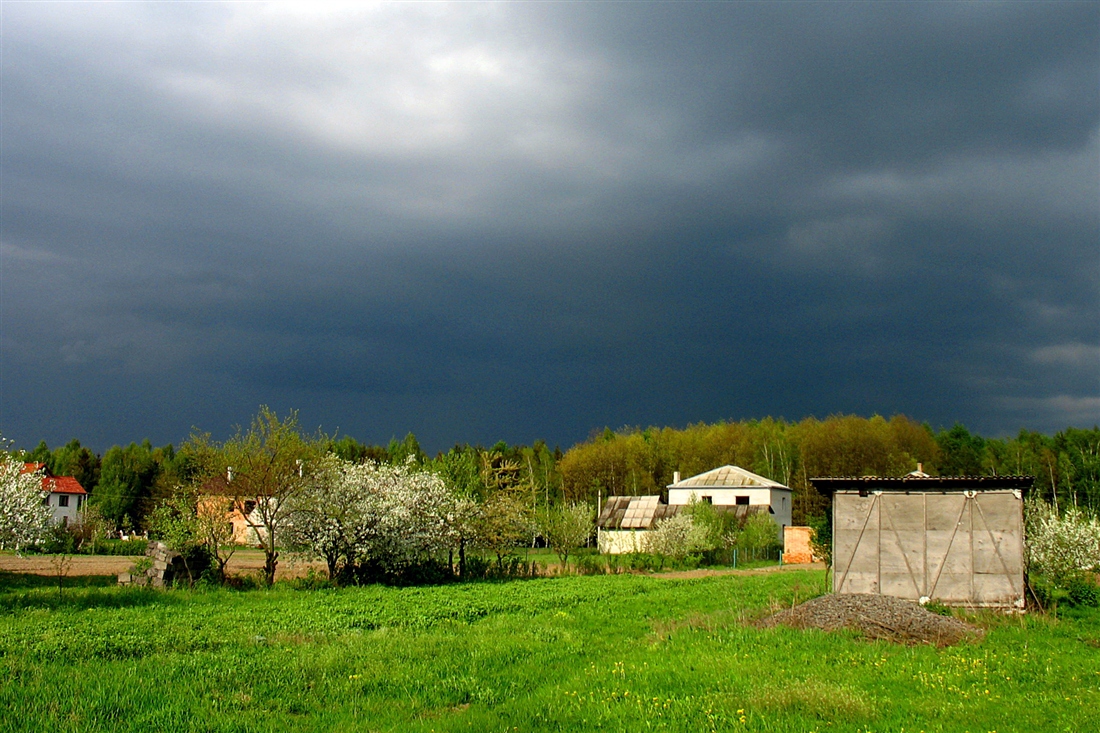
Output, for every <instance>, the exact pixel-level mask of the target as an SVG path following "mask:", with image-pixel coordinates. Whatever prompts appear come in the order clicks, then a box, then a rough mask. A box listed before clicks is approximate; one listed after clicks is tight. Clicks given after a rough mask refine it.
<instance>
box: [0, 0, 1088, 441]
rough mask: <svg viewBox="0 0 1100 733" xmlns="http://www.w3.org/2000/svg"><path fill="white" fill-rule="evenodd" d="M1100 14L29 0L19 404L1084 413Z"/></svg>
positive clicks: (498, 431) (10, 162)
mask: <svg viewBox="0 0 1100 733" xmlns="http://www.w3.org/2000/svg"><path fill="white" fill-rule="evenodd" d="M1098 21H1100V11H1098V10H1097V8H1096V6H1095V5H1094V4H1091V3H1051V4H1036V3H1029V4H1021V3H1015V4H994V3H981V4H976V3H975V4H923V3H917V4H897V3H891V4H882V5H867V4H855V5H841V4H817V3H808V4H775V5H765V4H752V5H749V4H690V5H684V4H664V3H661V4H652V5H631V6H629V7H627V6H623V5H619V4H585V5H577V4H566V5H556V4H537V5H502V4H486V5H470V4H462V5H379V6H371V7H370V8H368V9H362V8H359V7H357V6H354V5H352V6H347V7H340V6H324V7H322V8H320V9H310V10H306V9H304V8H303V7H300V6H294V5H275V4H268V5H262V6H254V5H236V4H227V5H181V6H175V5H172V4H157V5H129V4H96V5H88V6H82V5H77V6H71V5H66V6H64V7H63V8H62V7H61V6H52V5H37V4H35V5H30V4H28V5H7V6H5V15H4V29H3V33H4V39H3V40H4V69H3V73H4V76H3V86H4V110H3V125H4V140H3V173H4V190H3V202H2V206H3V231H2V246H3V252H2V265H3V271H2V283H0V284H2V287H3V291H2V295H0V305H2V307H3V323H2V333H0V346H2V349H3V351H2V356H0V368H2V369H3V373H2V381H3V386H2V394H0V410H2V413H0V428H2V429H3V430H4V431H5V433H6V434H8V435H10V436H11V437H14V438H16V439H17V440H19V441H20V442H21V443H29V442H33V441H35V440H37V439H38V438H40V437H45V438H47V439H48V440H50V441H51V442H57V441H60V440H65V439H67V438H69V437H71V436H72V435H78V436H80V437H82V438H84V439H85V440H88V441H92V442H93V444H95V445H97V446H98V447H100V448H102V447H104V446H105V445H107V444H110V443H112V442H117V441H122V440H128V439H131V438H140V437H142V436H144V435H146V434H148V435H150V437H153V438H155V439H156V440H158V441H167V440H178V439H180V438H181V437H183V436H184V435H185V434H186V433H187V431H188V430H189V429H190V427H191V426H192V425H197V426H199V427H202V428H204V429H208V430H213V431H215V432H218V431H224V430H226V429H228V427H229V426H230V425H232V424H235V423H239V422H241V421H245V420H247V418H248V415H249V414H251V412H253V411H254V410H255V407H256V405H257V404H259V403H260V402H266V403H270V404H272V405H273V406H275V407H277V408H279V409H287V408H289V407H300V408H301V409H302V417H303V420H304V421H305V422H307V423H308V424H322V425H323V426H324V427H326V428H327V429H330V430H331V429H335V428H337V427H339V428H340V429H341V430H343V431H344V432H349V433H351V434H353V435H356V436H359V437H361V438H365V439H371V440H386V439H388V438H389V437H391V436H393V435H397V436H400V435H402V434H403V433H404V432H405V431H407V430H414V431H416V432H417V434H418V435H420V436H421V437H422V438H424V439H426V440H427V442H428V444H429V445H431V446H433V447H443V446H444V445H445V444H448V443H450V442H453V441H465V440H469V441H483V442H490V441H494V440H496V439H498V438H505V439H508V440H513V441H530V440H533V439H535V438H538V437H545V438H548V439H549V440H550V441H551V442H555V441H557V442H561V443H563V444H569V443H571V442H573V441H575V440H578V439H581V438H583V437H584V436H585V435H586V434H587V433H588V431H589V430H590V429H592V428H594V427H598V426H602V425H605V424H610V425H612V426H618V425H622V424H648V423H658V424H661V423H669V424H684V423H687V422H691V421H697V420H714V419H720V418H730V417H732V418H740V417H760V416H763V415H766V414H777V415H780V414H781V415H785V416H787V417H789V418H799V417H802V416H803V415H806V414H811V413H813V414H818V415H823V414H827V413H830V412H836V411H855V412H861V413H871V412H883V413H890V412H894V411H904V412H907V413H909V414H911V415H913V416H914V417H916V418H918V419H922V420H928V421H930V422H932V423H933V424H937V425H939V424H949V423H951V422H953V421H955V420H962V421H964V422H966V423H967V424H968V425H970V426H971V427H975V428H978V429H980V430H983V431H991V432H1000V431H1007V432H1012V431H1015V430H1016V429H1018V428H1019V427H1021V426H1027V427H1030V428H1035V429H1043V430H1055V429H1058V428H1061V427H1064V426H1065V425H1067V424H1091V423H1094V422H1096V421H1097V420H1100V333H1098V328H1097V322H1098V320H1100V319H1098V318H1097V316H1098V315H1100V299H1098V292H1097V290H1098V287H1097V283H1098V282H1100V254H1098V239H1100V237H1098V231H1100V223H1098V215H1097V200H1098V196H1100V184H1098V172H1097V171H1098V155H1100V153H1098V150H1100V148H1098V121H1100V93H1098V92H1097V85H1096V77H1097V70H1098V68H1100V41H1098V32H1097V29H1098V27H1100V22H1098Z"/></svg>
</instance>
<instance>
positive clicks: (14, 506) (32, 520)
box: [0, 452, 52, 551]
mask: <svg viewBox="0 0 1100 733" xmlns="http://www.w3.org/2000/svg"><path fill="white" fill-rule="evenodd" d="M42 497H43V492H42V472H41V471H33V472H28V473H23V462H22V461H20V460H17V459H16V458H15V457H14V456H12V455H11V454H10V453H7V452H0V549H12V550H16V551H19V550H21V549H23V548H24V547H26V546H28V545H33V544H34V543H36V542H40V541H41V540H43V539H45V537H46V533H47V531H48V530H49V527H50V519H51V517H52V513H51V512H50V508H49V507H48V506H45V505H44V504H43V503H42Z"/></svg>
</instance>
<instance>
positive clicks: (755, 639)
mask: <svg viewBox="0 0 1100 733" xmlns="http://www.w3.org/2000/svg"><path fill="white" fill-rule="evenodd" d="M37 582H38V581H35V582H34V583H31V582H25V581H24V582H20V581H18V580H16V579H14V578H13V576H10V575H3V576H0V710H3V711H5V712H4V713H3V714H2V716H0V730H3V731H23V730H26V731H36V733H37V732H40V731H47V730H48V731H70V730H71V731H93V730H94V731H100V730H102V731H149V730H171V731H267V730H271V731H333V730H340V731H345V730H346V731H458V730H461V731H471V730H473V731H506V730H507V731H517V730H518V731H525V730H578V731H580V730H592V729H598V730H614V731H619V730H630V731H634V730H638V731H641V730H682V731H706V730H722V731H728V730H732V731H742V730H744V731H903V730H904V731H913V732H914V733H915V732H916V731H921V730H925V731H982V732H983V733H984V732H985V731H993V730H996V731H1001V732H1002V733H1004V732H1006V731H1047V730H1049V731H1074V733H1085V732H1086V731H1092V730H1097V720H1098V719H1100V712H1098V711H1100V611H1096V610H1089V611H1081V612H1077V611H1075V612H1072V613H1068V612H1067V613H1065V614H1063V615H1062V616H1061V617H1060V618H1058V619H1053V618H1049V617H1002V616H993V615H985V616H981V617H980V618H979V622H980V623H981V624H982V625H984V626H986V627H987V629H988V633H987V635H986V637H985V639H983V640H982V641H979V642H975V643H972V644H967V645H963V646H959V647H953V648H945V649H937V648H932V647H903V646H895V645H891V644H887V643H882V642H876V643H869V642H864V641H860V640H857V639H854V638H852V637H851V636H849V635H846V634H826V633H821V632H802V631H793V630H789V629H769V630H760V629H756V628H753V627H752V626H750V625H748V624H747V623H745V621H746V619H750V618H755V617H759V616H762V615H764V614H766V613H767V612H768V609H769V608H775V607H779V606H786V605H790V604H792V603H794V602H797V601H800V600H804V599H805V598H808V597H810V596H811V595H814V594H815V593H816V592H817V591H818V590H819V589H820V588H821V585H822V577H821V574H820V571H788V572H773V573H762V574H759V575H743V576H737V575H722V576H712V577H704V578H695V579H669V578H660V577H646V576H633V575H617V576H593V577H561V578H550V579H541V580H529V581H515V582H509V583H488V582H486V583H471V584H462V585H451V586H443V587H431V588H404V589H402V588H384V587H365V588H349V589H343V590H320V591H306V590H294V589H292V588H290V587H278V586H277V587H276V588H275V589H274V590H271V591H251V592H234V591H226V590H212V591H170V592H156V591H151V590H145V589H135V588H117V587H101V586H98V585H97V584H96V582H94V581H86V582H82V583H77V582H72V583H71V584H70V585H69V586H68V587H67V588H66V589H65V591H64V595H63V597H62V598H61V599H59V598H58V593H57V588H56V586H54V587H52V588H51V587H50V586H49V585H41V586H40V587H36V584H37Z"/></svg>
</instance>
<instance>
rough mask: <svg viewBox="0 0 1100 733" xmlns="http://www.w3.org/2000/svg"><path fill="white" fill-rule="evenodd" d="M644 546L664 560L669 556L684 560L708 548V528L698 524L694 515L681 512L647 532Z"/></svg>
mask: <svg viewBox="0 0 1100 733" xmlns="http://www.w3.org/2000/svg"><path fill="white" fill-rule="evenodd" d="M643 547H644V548H645V551H646V552H649V553H652V554H654V555H656V556H657V557H658V558H660V559H661V560H662V561H663V560H664V559H665V558H669V559H672V560H674V561H676V562H682V561H683V560H684V559H685V558H686V557H687V556H688V555H690V554H692V553H693V552H700V551H702V550H705V549H707V548H708V545H707V528H706V527H704V526H702V525H700V524H696V523H695V518H694V517H693V516H692V515H690V514H688V513H687V512H681V513H679V514H675V515H673V516H671V517H669V518H668V519H664V520H662V521H660V522H658V523H657V526H656V527H654V528H653V529H651V530H649V531H648V532H646V533H645V538H644V540H643Z"/></svg>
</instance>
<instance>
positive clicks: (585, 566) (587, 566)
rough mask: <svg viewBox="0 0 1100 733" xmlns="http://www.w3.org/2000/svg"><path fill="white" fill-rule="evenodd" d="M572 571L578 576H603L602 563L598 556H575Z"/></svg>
mask: <svg viewBox="0 0 1100 733" xmlns="http://www.w3.org/2000/svg"><path fill="white" fill-rule="evenodd" d="M573 569H574V570H575V571H576V572H577V574H578V575H603V574H604V562H603V558H602V557H600V556H599V555H577V556H576V559H575V560H574V561H573Z"/></svg>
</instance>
